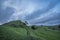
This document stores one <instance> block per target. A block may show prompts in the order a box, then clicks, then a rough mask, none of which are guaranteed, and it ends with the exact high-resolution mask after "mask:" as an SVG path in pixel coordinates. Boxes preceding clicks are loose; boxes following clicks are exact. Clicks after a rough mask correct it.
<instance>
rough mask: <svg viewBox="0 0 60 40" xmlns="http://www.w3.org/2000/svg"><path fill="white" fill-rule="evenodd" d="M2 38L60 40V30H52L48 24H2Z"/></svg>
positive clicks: (2, 39) (4, 39) (8, 39)
mask: <svg viewBox="0 0 60 40" xmlns="http://www.w3.org/2000/svg"><path fill="white" fill-rule="evenodd" d="M0 40H60V30H52V29H49V28H48V27H47V26H36V29H32V28H31V27H29V26H28V27H26V26H24V27H13V26H11V25H8V24H7V25H1V26H0Z"/></svg>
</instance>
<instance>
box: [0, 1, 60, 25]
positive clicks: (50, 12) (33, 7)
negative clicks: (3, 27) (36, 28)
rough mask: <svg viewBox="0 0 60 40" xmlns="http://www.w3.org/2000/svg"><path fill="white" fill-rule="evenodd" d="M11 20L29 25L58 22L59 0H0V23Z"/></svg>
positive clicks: (59, 21)
mask: <svg viewBox="0 0 60 40" xmlns="http://www.w3.org/2000/svg"><path fill="white" fill-rule="evenodd" d="M13 20H22V21H27V22H28V23H29V24H31V25H32V24H33V25H34V24H35V25H56V24H60V0H0V24H3V23H6V22H9V21H13Z"/></svg>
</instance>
